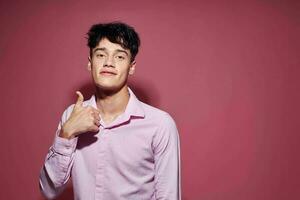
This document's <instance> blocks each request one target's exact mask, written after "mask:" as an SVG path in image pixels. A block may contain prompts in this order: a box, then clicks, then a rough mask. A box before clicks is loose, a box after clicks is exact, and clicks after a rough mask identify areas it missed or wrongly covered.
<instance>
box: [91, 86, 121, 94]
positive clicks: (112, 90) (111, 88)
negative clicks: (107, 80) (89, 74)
mask: <svg viewBox="0 0 300 200" xmlns="http://www.w3.org/2000/svg"><path fill="white" fill-rule="evenodd" d="M124 86H125V85H108V84H96V87H97V90H99V91H100V92H104V93H116V92H118V91H120V90H121V89H122V88H123V87H124Z"/></svg>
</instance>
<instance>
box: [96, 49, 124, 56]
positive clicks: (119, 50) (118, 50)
mask: <svg viewBox="0 0 300 200" xmlns="http://www.w3.org/2000/svg"><path fill="white" fill-rule="evenodd" d="M96 51H107V49H106V48H104V47H100V48H96V49H94V51H93V52H94V53H95V52H96ZM116 51H117V52H121V53H125V54H126V55H127V56H128V53H127V51H125V50H122V49H117V50H116Z"/></svg>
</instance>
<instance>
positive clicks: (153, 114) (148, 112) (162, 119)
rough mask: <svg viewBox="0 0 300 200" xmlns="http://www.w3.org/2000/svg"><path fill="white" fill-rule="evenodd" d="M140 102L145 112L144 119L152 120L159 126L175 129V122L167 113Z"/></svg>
mask: <svg viewBox="0 0 300 200" xmlns="http://www.w3.org/2000/svg"><path fill="white" fill-rule="evenodd" d="M141 104H142V107H143V110H144V112H145V119H147V120H151V121H153V122H154V123H155V124H156V125H158V126H159V127H160V128H164V127H165V128H173V129H174V128H175V129H176V123H175V121H174V119H173V117H172V116H171V115H170V114H169V113H167V112H166V111H164V110H161V109H159V108H156V107H153V106H151V105H149V104H146V103H143V102H141Z"/></svg>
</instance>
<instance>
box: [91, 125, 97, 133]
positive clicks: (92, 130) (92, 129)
mask: <svg viewBox="0 0 300 200" xmlns="http://www.w3.org/2000/svg"><path fill="white" fill-rule="evenodd" d="M89 131H91V132H98V131H99V127H98V126H96V125H93V126H91V127H90V129H89Z"/></svg>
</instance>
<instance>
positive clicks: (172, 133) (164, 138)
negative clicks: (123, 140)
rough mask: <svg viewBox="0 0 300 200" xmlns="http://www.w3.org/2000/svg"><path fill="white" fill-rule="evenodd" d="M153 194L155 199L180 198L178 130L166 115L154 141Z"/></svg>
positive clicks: (169, 199) (173, 199)
mask: <svg viewBox="0 0 300 200" xmlns="http://www.w3.org/2000/svg"><path fill="white" fill-rule="evenodd" d="M153 144H154V145H153V147H154V162H155V179H154V181H155V196H156V199H157V200H180V199H181V190H180V147H179V136H178V131H177V128H176V125H175V122H174V121H173V119H172V118H171V117H170V116H169V115H167V116H166V117H165V118H164V120H162V122H161V126H160V128H159V129H158V131H157V133H156V135H155V137H154V141H153Z"/></svg>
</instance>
